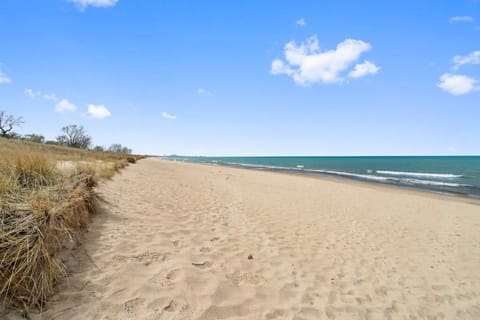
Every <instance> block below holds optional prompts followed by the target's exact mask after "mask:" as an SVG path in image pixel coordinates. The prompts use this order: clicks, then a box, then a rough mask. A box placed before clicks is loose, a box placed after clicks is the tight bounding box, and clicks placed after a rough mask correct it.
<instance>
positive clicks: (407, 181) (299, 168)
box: [225, 162, 472, 188]
mask: <svg viewBox="0 0 480 320" xmlns="http://www.w3.org/2000/svg"><path fill="white" fill-rule="evenodd" d="M225 164H227V165H233V166H241V167H246V168H255V169H270V170H285V171H302V172H310V173H317V174H318V173H321V174H329V175H336V176H343V177H350V178H355V179H361V180H369V181H377V182H383V183H393V184H403V185H411V186H412V185H424V186H432V187H435V186H436V187H451V188H461V187H463V188H470V187H472V186H470V185H467V184H460V183H453V182H443V181H438V180H426V179H415V178H400V177H397V176H406V177H407V176H412V177H418V178H427V177H431V178H444V179H445V178H447V179H452V178H459V177H462V176H461V175H454V174H441V173H417V172H401V171H385V170H377V171H374V170H368V173H370V174H362V173H352V172H345V171H334V170H321V169H305V168H304V167H303V166H301V165H298V166H296V167H282V166H273V165H260V164H251V163H238V162H225ZM375 173H377V174H383V175H391V176H390V177H386V176H381V175H375Z"/></svg>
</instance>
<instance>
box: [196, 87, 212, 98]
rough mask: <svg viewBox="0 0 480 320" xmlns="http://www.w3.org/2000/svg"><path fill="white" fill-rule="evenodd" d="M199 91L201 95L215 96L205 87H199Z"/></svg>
mask: <svg viewBox="0 0 480 320" xmlns="http://www.w3.org/2000/svg"><path fill="white" fill-rule="evenodd" d="M197 93H198V94H199V95H201V96H213V93H211V92H210V91H208V90H207V89H205V88H198V89H197Z"/></svg>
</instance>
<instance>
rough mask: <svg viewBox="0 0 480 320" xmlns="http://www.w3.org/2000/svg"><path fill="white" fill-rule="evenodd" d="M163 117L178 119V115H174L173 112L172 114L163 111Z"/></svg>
mask: <svg viewBox="0 0 480 320" xmlns="http://www.w3.org/2000/svg"><path fill="white" fill-rule="evenodd" d="M162 117H164V118H165V119H170V120H174V119H177V116H174V115H173V114H170V113H168V112H162Z"/></svg>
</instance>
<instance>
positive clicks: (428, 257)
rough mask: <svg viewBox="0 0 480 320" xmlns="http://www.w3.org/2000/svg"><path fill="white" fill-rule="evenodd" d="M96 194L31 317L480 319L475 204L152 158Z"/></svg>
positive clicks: (479, 235)
mask: <svg viewBox="0 0 480 320" xmlns="http://www.w3.org/2000/svg"><path fill="white" fill-rule="evenodd" d="M99 191H100V193H101V194H102V196H103V197H104V199H105V203H104V204H103V207H104V211H105V212H104V213H103V214H101V215H99V216H97V217H95V219H94V221H93V223H92V224H91V227H90V232H89V233H88V234H87V237H86V242H85V245H84V246H83V247H82V248H79V249H78V250H76V252H74V254H73V255H72V256H71V257H69V262H68V264H69V266H70V268H71V270H72V275H71V278H70V281H69V283H64V284H62V285H61V286H60V288H59V293H58V294H57V295H56V296H55V297H54V298H53V299H52V301H51V303H50V304H49V308H48V310H46V311H45V312H44V314H43V316H42V318H43V319H271V320H273V319H297V320H300V319H305V320H306V319H480V232H479V231H480V206H479V205H478V204H475V203H467V202H466V201H461V200H458V199H454V198H449V197H442V196H436V195H429V194H424V193H421V192H415V191H408V190H401V189H397V188H389V187H380V186H372V185H370V184H364V183H354V182H349V181H334V180H326V179H317V178H310V177H301V176H294V175H287V174H279V173H272V172H261V171H253V170H243V169H233V168H224V167H218V166H207V165H198V164H185V163H172V162H165V161H161V160H156V159H147V160H143V161H140V162H139V163H138V164H137V165H134V166H131V167H129V168H128V169H126V170H125V171H123V173H121V174H119V175H117V176H115V177H114V178H113V180H112V181H111V182H108V183H106V184H104V185H102V186H101V187H100V190H99ZM37 317H38V315H37Z"/></svg>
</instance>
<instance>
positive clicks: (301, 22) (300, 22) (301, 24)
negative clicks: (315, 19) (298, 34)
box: [295, 18, 307, 27]
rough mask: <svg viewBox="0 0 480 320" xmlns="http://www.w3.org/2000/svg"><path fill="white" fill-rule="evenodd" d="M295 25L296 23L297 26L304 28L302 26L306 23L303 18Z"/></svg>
mask: <svg viewBox="0 0 480 320" xmlns="http://www.w3.org/2000/svg"><path fill="white" fill-rule="evenodd" d="M295 23H296V24H297V25H299V26H300V27H304V26H306V25H307V21H305V19H304V18H301V19H298V20H297V21H296V22H295Z"/></svg>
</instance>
